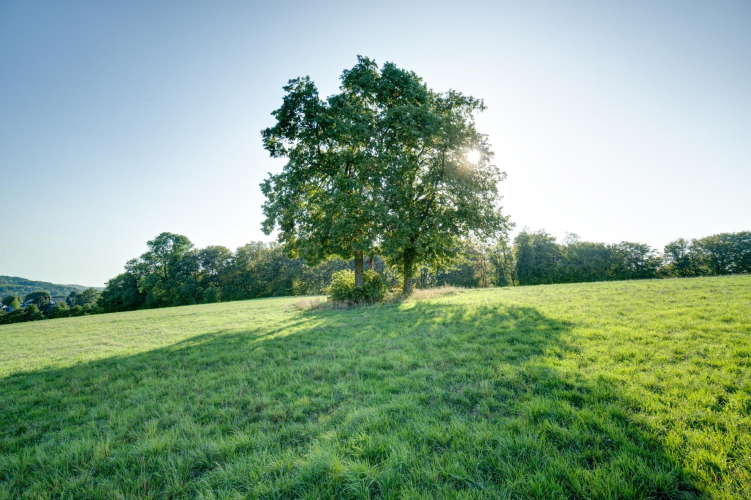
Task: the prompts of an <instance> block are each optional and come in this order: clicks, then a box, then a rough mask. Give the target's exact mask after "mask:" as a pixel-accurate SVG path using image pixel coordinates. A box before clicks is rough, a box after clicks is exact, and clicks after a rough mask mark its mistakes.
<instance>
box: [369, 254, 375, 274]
mask: <svg viewBox="0 0 751 500" xmlns="http://www.w3.org/2000/svg"><path fill="white" fill-rule="evenodd" d="M374 260H375V257H373V256H372V255H371V256H370V257H368V270H370V271H372V270H373V261H374Z"/></svg>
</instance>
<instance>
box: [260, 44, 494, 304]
mask: <svg viewBox="0 0 751 500" xmlns="http://www.w3.org/2000/svg"><path fill="white" fill-rule="evenodd" d="M341 80H342V85H341V87H340V90H341V92H340V93H339V94H336V95H334V96H331V97H329V98H328V99H327V100H321V99H320V98H319V96H318V91H317V89H316V87H315V85H314V84H313V82H312V81H310V79H309V78H307V77H306V78H299V79H296V80H292V81H290V84H289V85H288V86H287V87H285V91H286V92H287V95H286V96H285V97H284V101H283V104H282V107H281V108H279V109H278V110H276V111H275V112H274V113H273V115H274V117H275V118H276V119H277V124H276V125H275V126H274V127H271V128H268V129H266V130H264V131H263V139H264V146H265V147H266V149H267V150H268V151H269V153H270V154H271V155H272V156H273V157H283V158H287V160H288V161H287V165H286V166H285V167H284V170H283V171H282V172H281V173H280V174H278V175H272V176H270V177H269V178H268V179H267V180H266V182H264V183H263V184H262V186H261V187H262V190H263V193H264V194H265V195H266V197H267V201H266V203H265V204H264V213H265V215H266V220H265V222H264V231H266V233H267V234H269V233H271V232H272V231H273V230H274V229H276V228H278V229H279V230H280V234H279V239H280V241H281V242H283V243H284V244H285V248H286V249H287V250H288V251H289V252H290V253H291V254H292V255H299V256H301V257H303V258H304V259H305V260H306V262H308V263H311V264H315V263H318V262H320V261H322V260H325V259H327V258H329V257H331V256H339V257H341V258H344V259H348V258H350V257H354V258H355V274H356V286H360V285H361V284H362V270H363V256H364V255H365V254H366V253H367V252H372V251H373V250H375V249H376V248H377V249H378V250H379V251H380V252H381V253H382V254H383V255H384V256H385V257H386V258H387V259H388V260H389V262H390V263H391V264H392V265H395V266H397V267H398V268H399V269H400V270H401V272H402V275H403V277H404V292H405V293H410V292H411V290H412V278H413V276H414V273H415V269H416V267H417V266H418V265H419V264H422V263H425V264H430V265H434V266H436V265H441V264H444V263H447V262H448V261H449V260H451V258H452V257H453V256H454V255H455V254H456V253H457V250H458V249H459V248H460V239H461V238H462V237H465V236H469V235H472V234H475V235H478V236H481V237H483V238H484V237H492V236H495V235H496V234H497V233H498V232H500V231H503V230H504V229H505V228H506V225H507V221H506V219H505V218H504V217H503V216H502V215H501V213H500V209H499V207H498V205H497V201H498V191H497V183H498V182H499V181H501V180H502V179H503V178H504V174H503V173H502V172H501V171H500V170H499V169H498V168H497V167H495V166H494V165H492V164H491V163H490V161H491V159H492V152H491V151H490V147H489V144H488V142H487V139H486V137H485V136H484V135H483V134H480V133H479V132H478V131H477V130H476V128H475V123H474V113H475V112H479V111H482V110H483V109H484V105H483V102H482V101H481V100H479V99H475V98H473V97H469V96H464V95H462V94H461V93H459V92H455V91H449V92H447V93H443V94H441V93H437V92H434V91H432V90H430V89H429V88H428V87H427V86H426V85H425V83H424V82H423V81H422V79H421V78H420V77H418V76H417V75H416V74H415V73H413V72H411V71H406V70H404V69H400V68H398V67H397V66H396V65H394V64H392V63H386V64H385V65H384V66H383V68H382V69H381V68H379V67H378V66H377V65H376V63H375V62H374V61H372V60H370V59H368V58H364V57H359V58H358V63H357V64H356V65H355V66H354V67H353V68H352V69H350V70H345V71H344V72H343V74H342V78H341ZM473 156H474V157H473Z"/></svg>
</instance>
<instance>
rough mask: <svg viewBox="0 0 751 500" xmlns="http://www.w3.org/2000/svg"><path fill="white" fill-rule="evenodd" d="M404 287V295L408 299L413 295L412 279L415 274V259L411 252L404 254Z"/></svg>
mask: <svg viewBox="0 0 751 500" xmlns="http://www.w3.org/2000/svg"><path fill="white" fill-rule="evenodd" d="M403 274H404V286H403V287H402V294H403V295H404V296H405V297H407V296H409V295H412V277H413V276H414V274H415V265H414V257H413V255H412V252H411V251H406V252H404V273H403Z"/></svg>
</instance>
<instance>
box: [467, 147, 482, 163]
mask: <svg viewBox="0 0 751 500" xmlns="http://www.w3.org/2000/svg"><path fill="white" fill-rule="evenodd" d="M467 161H469V162H470V163H472V164H474V165H477V164H478V163H479V161H480V152H479V151H477V150H476V149H472V150H470V151H468V152H467Z"/></svg>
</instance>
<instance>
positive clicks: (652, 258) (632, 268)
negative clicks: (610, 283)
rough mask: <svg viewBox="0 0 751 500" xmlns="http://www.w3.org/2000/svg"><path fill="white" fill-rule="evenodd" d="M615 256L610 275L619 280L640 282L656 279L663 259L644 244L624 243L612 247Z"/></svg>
mask: <svg viewBox="0 0 751 500" xmlns="http://www.w3.org/2000/svg"><path fill="white" fill-rule="evenodd" d="M612 249H613V254H614V256H615V259H614V264H613V265H612V266H611V268H610V270H609V273H610V274H611V276H612V278H613V279H617V280H638V279H649V278H656V277H657V276H658V274H657V271H658V270H659V268H660V264H661V261H662V259H661V257H660V256H659V255H658V254H657V253H656V252H655V251H654V250H653V249H652V248H651V247H650V246H649V245H645V244H643V243H634V242H630V241H622V242H621V243H618V244H617V245H613V246H612Z"/></svg>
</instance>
